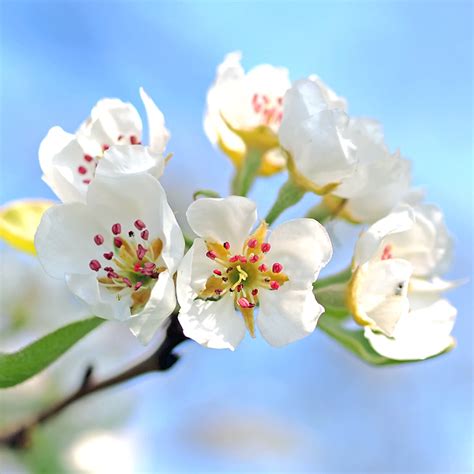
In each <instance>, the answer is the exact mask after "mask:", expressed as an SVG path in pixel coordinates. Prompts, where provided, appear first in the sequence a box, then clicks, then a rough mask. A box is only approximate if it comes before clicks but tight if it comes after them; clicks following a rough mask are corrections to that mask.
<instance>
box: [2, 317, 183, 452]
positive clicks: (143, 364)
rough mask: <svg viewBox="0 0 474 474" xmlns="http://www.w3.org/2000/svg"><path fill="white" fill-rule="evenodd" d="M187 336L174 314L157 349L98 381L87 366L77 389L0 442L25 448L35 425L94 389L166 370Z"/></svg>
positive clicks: (91, 369)
mask: <svg viewBox="0 0 474 474" xmlns="http://www.w3.org/2000/svg"><path fill="white" fill-rule="evenodd" d="M186 339H187V337H186V336H185V335H184V334H183V329H182V328H181V325H180V324H179V322H178V318H177V317H176V316H173V317H172V319H171V322H170V324H169V326H168V329H167V330H166V337H165V339H164V340H163V342H162V343H161V344H160V346H159V347H158V348H157V349H156V351H155V352H154V353H153V354H151V355H150V356H149V357H148V358H146V359H144V360H142V361H140V362H138V363H137V364H135V365H134V366H132V367H130V368H129V369H126V370H124V371H123V372H121V373H119V374H117V375H115V376H113V377H110V378H107V379H104V380H102V381H98V382H95V381H94V378H93V367H92V366H89V367H87V369H86V371H85V373H84V376H83V378H82V381H81V384H80V385H79V388H78V389H77V390H76V391H75V392H74V393H72V394H71V395H69V396H68V397H66V398H64V399H63V400H60V401H59V402H57V403H55V404H54V405H52V406H51V407H49V408H47V409H45V410H44V411H42V412H40V413H39V414H38V415H36V416H35V417H33V418H31V419H30V420H29V421H27V422H24V423H22V424H21V425H19V426H17V427H15V428H13V429H10V430H7V431H5V432H4V433H0V445H4V446H8V447H10V448H13V449H25V448H27V447H28V446H29V445H30V442H31V434H32V432H33V430H34V428H35V427H37V426H39V425H41V424H43V423H45V422H47V421H48V420H50V419H51V418H54V417H55V416H56V415H58V414H59V413H61V412H62V411H63V410H65V409H66V408H67V407H68V406H70V405H72V404H73V403H75V402H76V401H78V400H81V399H82V398H84V397H86V396H88V395H90V394H92V393H95V392H98V391H99V390H104V389H106V388H109V387H112V386H115V385H118V384H120V383H122V382H126V381H128V380H131V379H133V378H135V377H138V376H139V375H142V374H146V373H148V372H163V371H165V370H168V369H170V368H171V367H173V365H174V364H175V363H176V362H177V361H178V358H179V357H178V355H177V354H175V353H173V350H174V349H175V348H176V347H177V346H178V345H179V344H181V343H182V342H183V341H185V340H186Z"/></svg>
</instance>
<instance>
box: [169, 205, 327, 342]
mask: <svg viewBox="0 0 474 474" xmlns="http://www.w3.org/2000/svg"><path fill="white" fill-rule="evenodd" d="M187 218H188V222H189V224H190V226H191V228H192V229H193V230H194V232H195V233H196V234H197V235H198V236H199V238H197V239H196V240H195V241H194V244H193V246H192V247H191V249H190V250H189V251H188V253H187V254H186V255H185V257H184V259H183V261H182V263H181V265H180V268H179V271H178V280H177V294H178V302H179V304H180V306H181V311H180V314H179V321H180V323H181V325H182V326H183V329H184V333H185V334H186V335H187V336H188V337H190V338H192V339H194V340H196V341H197V342H199V343H200V344H202V345H205V346H207V347H211V348H219V349H220V348H228V349H232V350H233V349H235V347H236V346H237V345H238V344H239V343H240V341H241V340H242V339H243V337H244V336H245V328H246V326H247V328H248V330H249V332H250V333H251V335H252V336H253V335H254V310H255V308H256V306H257V305H258V306H259V314H258V319H257V324H258V327H259V329H260V332H261V334H262V336H263V337H264V339H265V340H266V341H267V342H269V343H270V344H271V345H273V346H282V345H284V344H288V343H290V342H292V341H296V340H298V339H300V338H302V337H304V336H306V335H308V334H309V333H311V332H312V331H313V330H314V329H315V327H316V323H317V321H318V318H319V316H320V315H321V313H322V312H323V308H322V306H320V305H319V304H318V303H317V301H316V299H315V297H314V295H313V291H312V290H313V287H312V283H313V282H314V281H315V280H316V278H317V276H318V274H319V271H320V270H321V268H322V267H324V266H325V265H326V264H327V262H328V261H329V260H330V258H331V256H332V246H331V242H330V240H329V237H328V235H327V232H326V231H325V229H324V227H322V226H321V225H320V224H319V223H318V222H316V221H314V220H312V219H295V220H292V221H288V222H285V223H284V224H281V225H280V226H278V227H277V228H276V229H275V230H274V231H273V232H272V233H271V235H270V237H269V238H268V241H266V234H267V225H266V223H265V222H262V223H261V224H260V225H259V226H258V228H257V229H256V230H255V231H254V232H253V233H251V230H252V228H253V227H254V226H255V224H256V222H257V213H256V206H255V204H254V203H253V202H252V201H250V200H249V199H247V198H243V197H237V196H231V197H228V198H225V199H207V198H206V199H199V200H198V201H196V202H194V203H193V204H191V206H190V207H189V209H188V211H187ZM237 310H239V311H240V313H241V314H239V313H238V312H237Z"/></svg>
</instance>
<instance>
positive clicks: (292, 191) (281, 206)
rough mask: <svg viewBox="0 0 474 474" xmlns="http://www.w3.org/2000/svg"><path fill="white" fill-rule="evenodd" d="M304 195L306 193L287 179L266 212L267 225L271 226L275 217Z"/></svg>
mask: <svg viewBox="0 0 474 474" xmlns="http://www.w3.org/2000/svg"><path fill="white" fill-rule="evenodd" d="M305 193H306V191H305V190H304V189H302V188H300V187H299V186H298V185H297V184H295V183H294V182H293V181H292V180H291V178H289V179H288V181H287V182H286V183H285V184H283V186H282V187H281V188H280V191H279V192H278V197H277V200H276V201H275V204H273V207H272V208H271V209H270V211H269V212H268V214H267V217H265V221H266V222H267V223H268V224H269V225H270V224H273V222H275V220H276V219H277V217H278V216H279V215H280V214H282V213H283V212H284V211H285V210H286V209H288V208H290V207H292V206H294V205H295V204H297V203H298V202H300V201H301V199H302V198H303V196H304V195H305Z"/></svg>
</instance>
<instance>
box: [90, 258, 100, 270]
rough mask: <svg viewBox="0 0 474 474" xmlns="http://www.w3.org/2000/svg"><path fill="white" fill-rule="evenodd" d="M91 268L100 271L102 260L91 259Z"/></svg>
mask: <svg viewBox="0 0 474 474" xmlns="http://www.w3.org/2000/svg"><path fill="white" fill-rule="evenodd" d="M89 268H90V269H91V270H94V271H95V272H98V271H99V270H100V268H101V264H100V262H99V261H98V260H91V261H90V262H89Z"/></svg>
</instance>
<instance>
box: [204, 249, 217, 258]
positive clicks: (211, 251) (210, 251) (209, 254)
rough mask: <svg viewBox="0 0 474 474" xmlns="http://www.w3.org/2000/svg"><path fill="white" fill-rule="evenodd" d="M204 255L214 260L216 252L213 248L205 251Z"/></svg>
mask: <svg viewBox="0 0 474 474" xmlns="http://www.w3.org/2000/svg"><path fill="white" fill-rule="evenodd" d="M206 257H207V258H210V259H211V260H215V259H216V257H217V253H216V252H214V250H209V251H208V252H207V253H206Z"/></svg>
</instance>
